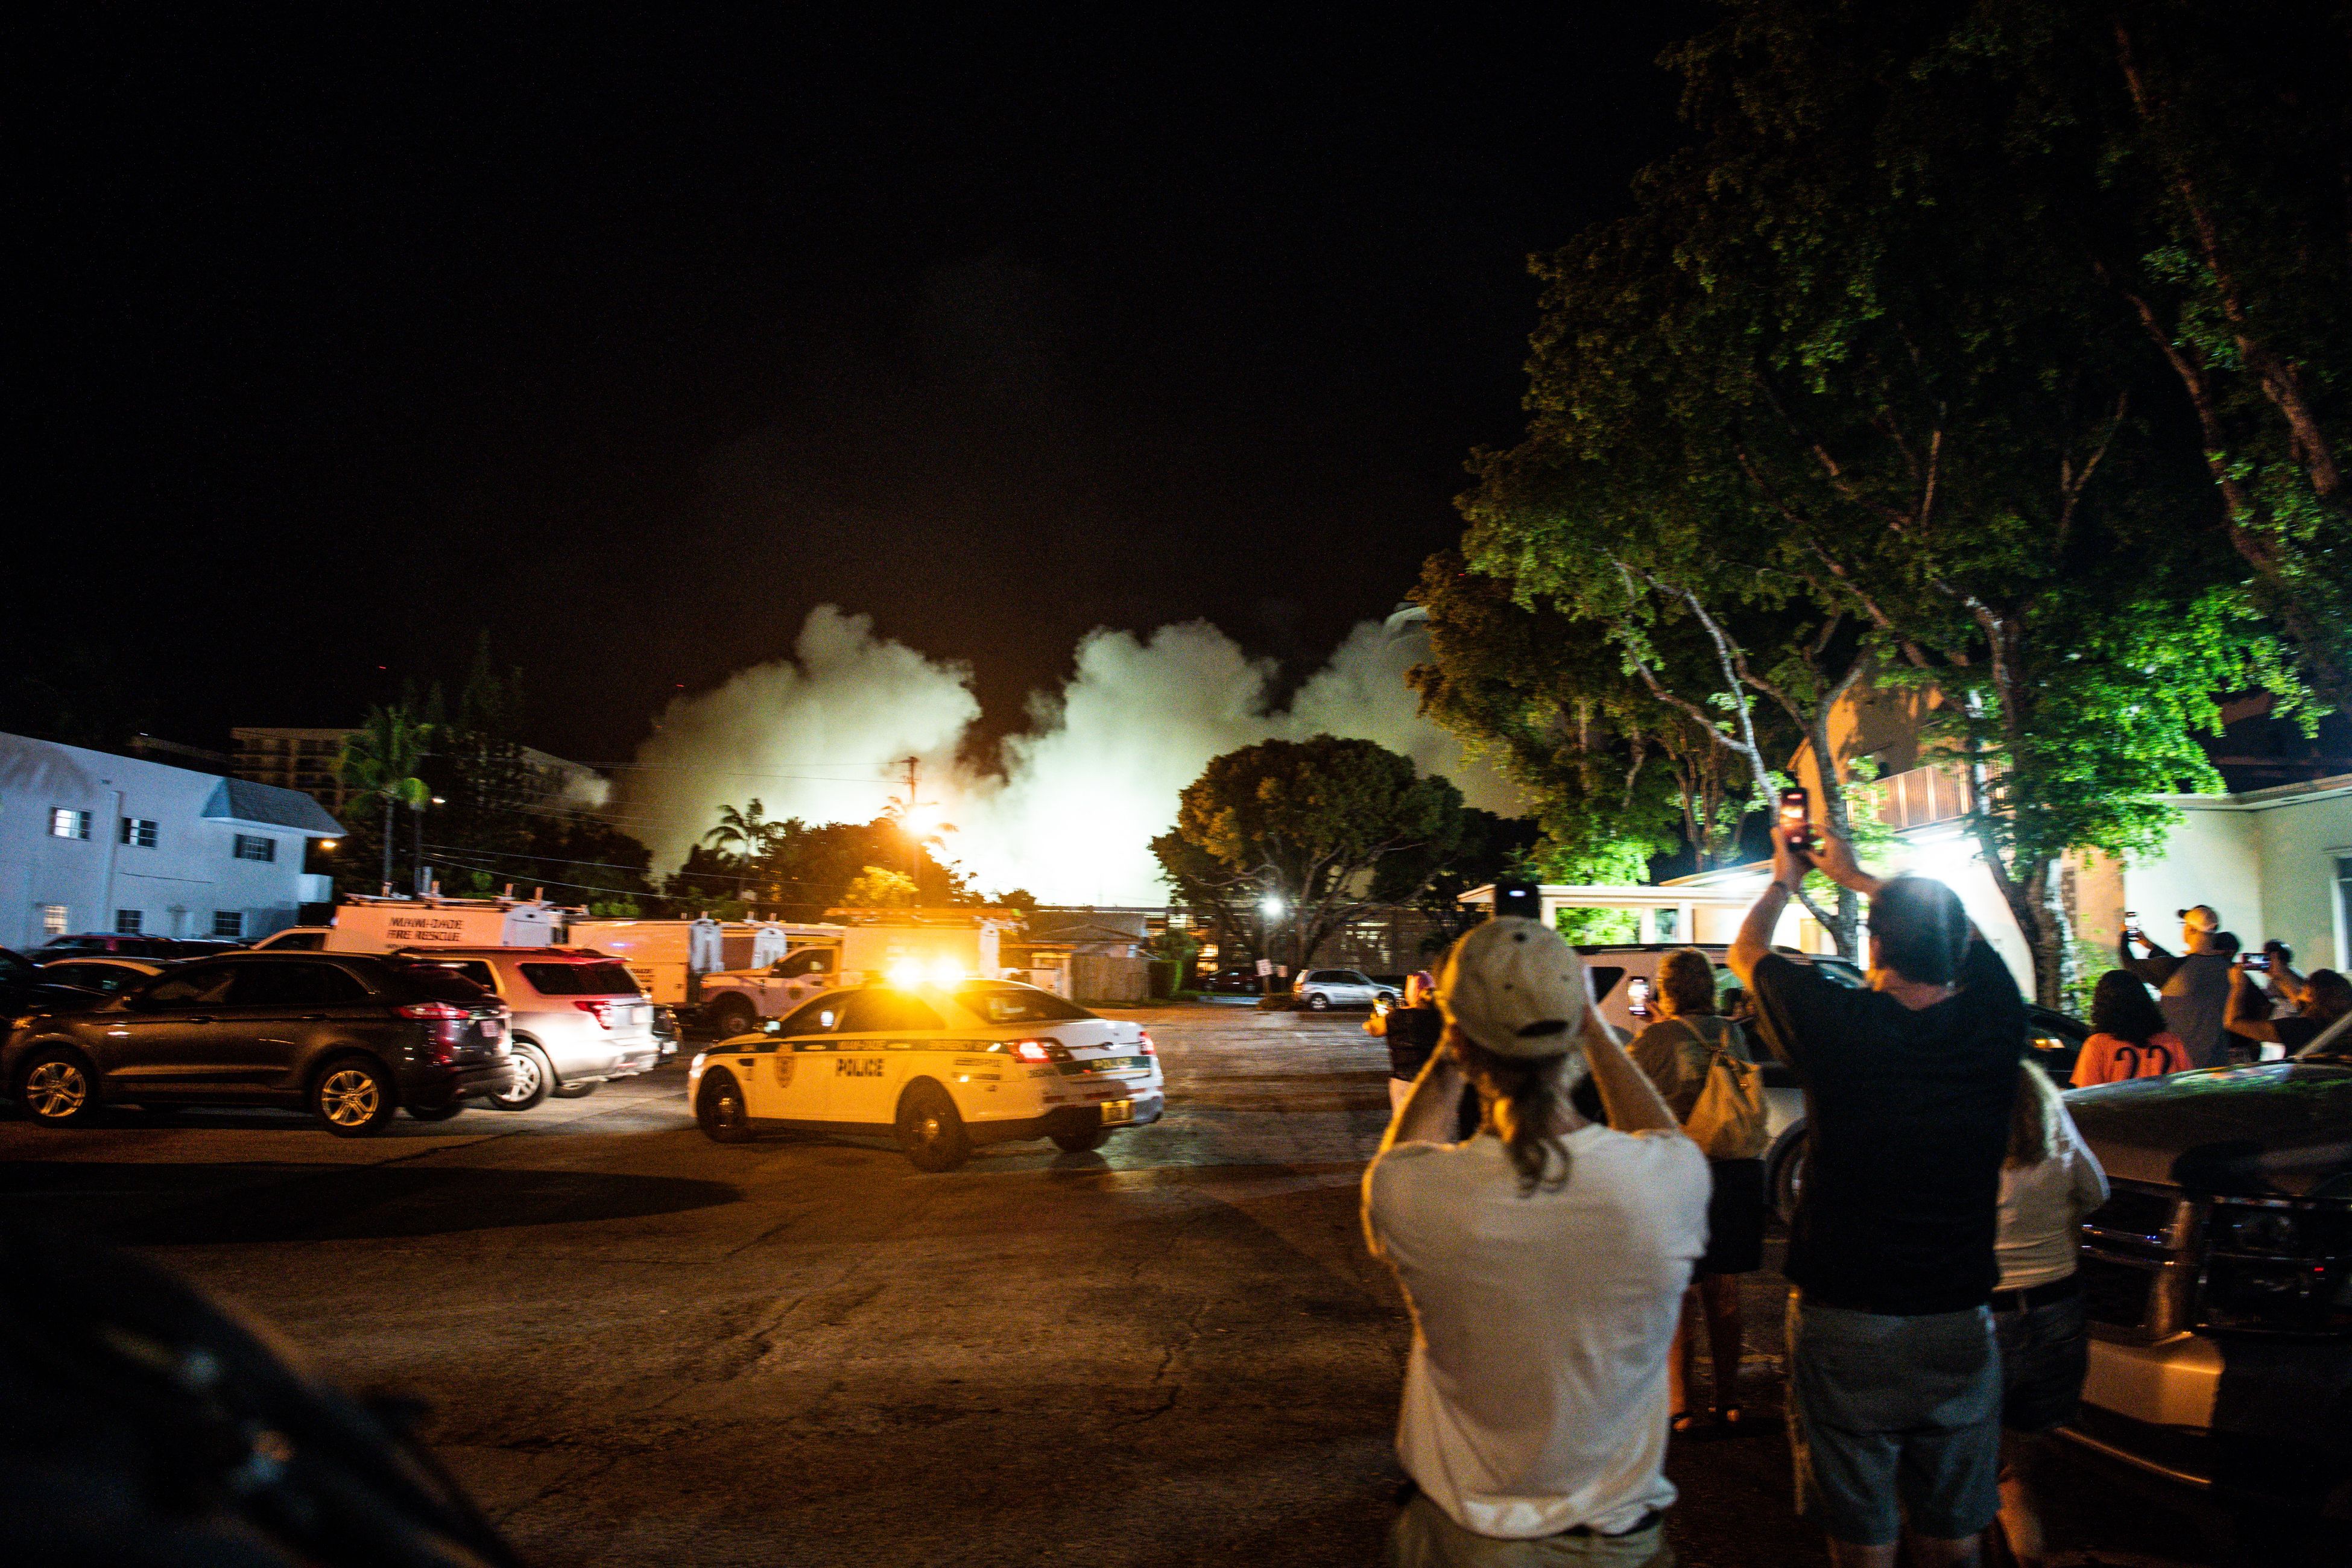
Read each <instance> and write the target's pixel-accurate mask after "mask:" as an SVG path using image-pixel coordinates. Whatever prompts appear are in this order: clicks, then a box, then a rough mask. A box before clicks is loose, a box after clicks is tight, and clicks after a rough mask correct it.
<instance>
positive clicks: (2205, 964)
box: [2116, 904, 2237, 1068]
mask: <svg viewBox="0 0 2352 1568" xmlns="http://www.w3.org/2000/svg"><path fill="white" fill-rule="evenodd" d="M2222 934H2223V933H2222V931H2221V916H2220V915H2218V914H2216V913H2215V912H2214V910H2213V906H2212V905H2210V904H2197V905H2193V906H2191V907H2190V908H2189V909H2185V910H2181V911H2180V946H2181V950H2182V951H2181V952H2180V954H2179V956H2175V955H2174V954H2173V953H2171V952H2168V951H2166V950H2165V949H2164V948H2163V947H2161V946H2159V945H2158V944H2157V943H2156V942H2154V941H2152V940H2150V939H2149V938H2148V937H2147V935H2146V934H2145V933H2144V932H2142V931H2140V930H2139V929H2138V928H2137V925H2132V924H2126V926H2125V928H2124V931H2123V935H2122V936H2121V937H2120V938H2118V939H2117V941H2116V959H2117V961H2118V964H2119V967H2121V968H2124V969H2126V970H2129V971H2130V972H2131V973H2132V974H2133V975H2135V976H2136V977H2137V978H2138V979H2139V980H2141V981H2143V982H2145V983H2146V984H2148V985H2150V986H2152V987H2154V989H2155V991H2156V1005H2158V1007H2159V1008H2161V1009H2163V1012H2164V1023H2165V1026H2166V1027H2167V1028H2168V1029H2170V1030H2171V1031H2172V1032H2173V1033H2174V1034H2175V1035H2178V1036H2179V1037H2180V1045H2181V1048H2182V1049H2183V1050H2186V1051H2187V1052H2188V1053H2189V1066H2190V1067H2193V1068H2215V1067H2226V1066H2228V1065H2229V1054H2228V1051H2227V1049H2226V1048H2225V1047H2224V1046H2223V1044H2222V1038H2221V1036H2222V1028H2221V1015H2222V1014H2223V1012H2224V1011H2226V1010H2227V1008H2228V1007H2229V1005H2230V958H2231V954H2232V953H2234V952H2236V951H2237V943H2236V942H2235V940H2234V939H2232V940H2231V942H2228V943H2227V944H2224V943H2223V942H2221V936H2222ZM2134 942H2137V943H2139V945H2140V946H2142V947H2144V948H2146V949H2147V956H2146V957H2145V958H2142V957H2139V956H2137V955H2136V954H2134V953H2133V952H2132V943H2134Z"/></svg>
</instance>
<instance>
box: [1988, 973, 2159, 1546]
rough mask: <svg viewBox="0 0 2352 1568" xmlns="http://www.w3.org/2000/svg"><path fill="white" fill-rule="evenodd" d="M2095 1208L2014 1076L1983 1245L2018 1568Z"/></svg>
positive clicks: (2086, 1158) (2096, 1195)
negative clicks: (1987, 1255) (1995, 1224)
mask: <svg viewBox="0 0 2352 1568" xmlns="http://www.w3.org/2000/svg"><path fill="white" fill-rule="evenodd" d="M2132 984H2133V985H2134V986H2135V987H2137V985H2138V984H2139V982H2138V981H2137V980H2134V981H2132ZM2106 1201H2107V1177H2106V1173H2105V1172H2104V1171H2102V1170H2100V1169H2099V1162H2098V1161H2097V1159H2096V1158H2095V1157H2094V1156H2093V1155H2092V1153H2091V1151H2090V1148H2089V1146H2088V1145H2086V1144H2085V1143H2084V1142H2083V1135H2082V1134H2081V1133H2080V1132H2078V1131H2075V1130H2074V1118H2073V1117H2071V1116H2069V1115H2067V1114H2066V1102H2065V1101H2064V1100H2061V1099H2059V1098H2058V1089H2057V1086H2056V1085H2054V1084H2053V1083H2052V1082H2051V1081H2050V1080H2049V1079H2048V1078H2046V1077H2044V1076H2043V1075H2042V1069H2041V1068H2037V1067H2034V1066H2032V1064H2030V1063H2029V1064H2027V1065H2025V1066H2022V1067H2021V1068H2018V1071H2017V1103H2016V1106H2015V1108H2014V1110H2012V1111H2011V1115H2010V1122H2009V1152H2008V1154H2007V1155H2006V1156H2005V1157H2004V1158H2003V1160H2002V1162H2001V1169H2000V1232H1999V1235H1998V1236H1997V1237H1996V1238H1995V1240H1994V1243H1993V1257H1994V1259H1995V1261H1996V1262H1997V1263H1998V1264H1999V1265H2000V1284H1999V1285H1998V1286H1997V1287H1995V1289H1994V1290H1993V1293H1992V1322H1993V1336H1994V1339H1995V1341H1996V1342H1998V1343H1999V1344H2000V1387H2001V1401H2000V1427H2001V1431H2000V1530H2001V1533H2002V1534H2003V1535H2004V1536H2006V1537H2008V1540H2009V1550H2010V1553H2011V1556H2013V1557H2015V1558H2016V1559H2017V1561H2018V1563H2019V1568H2041V1564H2042V1519H2041V1515H2040V1514H2039V1513H2038V1512H2037V1511H2036V1510H2035V1507H2034V1501H2033V1489H2032V1486H2031V1484H2030V1483H2029V1480H2028V1477H2027V1471H2028V1469H2029V1468H2031V1467H2032V1464H2033V1462H2034V1458H2035V1450H2036V1449H2038V1448H2039V1447H2042V1444H2044V1443H2045V1442H2047V1441H2048V1437H2047V1434H2048V1433H2049V1432H2050V1431H2052V1430H2053V1428H2055V1427H2057V1426H2060V1425H2061V1424H2062V1423H2063V1422H2065V1421H2066V1420H2067V1419H2069V1418H2070V1417H2071V1416H2073V1415H2074V1405H2075V1403H2076V1401H2077V1400H2079V1399H2080V1398H2081V1397H2082V1393H2083V1376H2084V1373H2085V1372H2087V1371H2088V1370H2089V1367H2090V1353H2091V1352H2090V1331H2089V1328H2088V1325H2087V1324H2086V1322H2085V1321H2084V1316H2083V1292H2082V1287H2081V1283H2080V1281H2079V1280H2077V1279H2076V1278H2075V1275H2074V1254H2075V1247H2076V1244H2077V1242H2078V1241H2079V1239H2080V1238H2081V1236H2082V1230H2083V1219H2084V1215H2088V1214H2089V1213H2090V1212H2091V1211H2092V1210H2093V1209H2095V1208H2097V1207H2098V1206H2099V1205H2101V1204H2103V1203H2105V1202H2106Z"/></svg>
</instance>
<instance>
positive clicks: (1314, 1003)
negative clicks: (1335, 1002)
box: [1307, 991, 1331, 1013]
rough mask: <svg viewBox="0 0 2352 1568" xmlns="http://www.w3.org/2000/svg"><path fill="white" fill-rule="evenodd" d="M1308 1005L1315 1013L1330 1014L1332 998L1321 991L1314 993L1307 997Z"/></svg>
mask: <svg viewBox="0 0 2352 1568" xmlns="http://www.w3.org/2000/svg"><path fill="white" fill-rule="evenodd" d="M1307 1007H1308V1008H1309V1009H1311V1010H1312V1011H1314V1012H1318V1013H1328V1012H1329V1011H1330V1010H1331V998H1329V997H1328V996H1326V995H1324V994H1323V993H1321V992H1320V991H1317V992H1312V993H1310V994H1308V995H1307Z"/></svg>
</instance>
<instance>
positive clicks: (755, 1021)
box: [710, 996, 760, 1040]
mask: <svg viewBox="0 0 2352 1568" xmlns="http://www.w3.org/2000/svg"><path fill="white" fill-rule="evenodd" d="M710 1026H711V1027H712V1028H713V1029H715V1030H717V1031H718V1032H719V1038H720V1039H722V1040H728V1039H732V1038H734V1037H736V1036H737V1035H748V1034H750V1033H751V1031H752V1030H754V1029H756V1028H758V1027H759V1026H760V1012H759V1009H758V1008H756V1007H754V1006H752V1005H751V1004H750V1003H749V1002H746V1001H745V1000H743V998H741V997H740V996H727V997H722V998H720V999H719V1001H717V1002H715V1003H713V1004H712V1005H711V1008H710Z"/></svg>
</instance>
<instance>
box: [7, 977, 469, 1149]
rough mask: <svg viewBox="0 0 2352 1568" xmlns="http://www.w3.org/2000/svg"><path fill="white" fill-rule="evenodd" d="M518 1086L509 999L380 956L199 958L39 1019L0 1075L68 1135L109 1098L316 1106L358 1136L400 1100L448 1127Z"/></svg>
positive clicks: (17, 1041)
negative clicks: (474, 1105)
mask: <svg viewBox="0 0 2352 1568" xmlns="http://www.w3.org/2000/svg"><path fill="white" fill-rule="evenodd" d="M35 1006H36V1007H38V1006H39V1004H38V1003H36V1004H35ZM513 1077H514V1064H513V1061H512V1058H510V1057H509V1054H508V1046H507V1007H506V1004H505V1003H503V1002H500V1001H499V999H498V998H497V997H495V996H492V995H490V994H488V992H486V991H484V990H483V989H482V988H481V987H480V986H478V985H476V984H474V983H473V982H472V981H470V980H467V979H465V978H463V977H462V976H459V975H457V974H453V973H450V972H449V971H448V970H447V969H446V968H444V967H442V966H441V965H439V964H434V963H411V962H409V961H406V960H404V959H398V958H383V957H377V956H375V955H373V954H366V953H349V952H315V953H314V952H288V953H278V952H237V953H227V954H224V955H222V956H221V957H219V958H212V959H199V960H197V961H196V962H194V963H186V964H183V965H181V966H180V967H178V968H176V969H173V970H172V971H170V972H169V973H163V974H159V975H157V976H156V977H155V978H154V979H153V980H152V981H151V982H150V983H148V984H144V985H141V986H138V987H136V988H134V989H132V990H129V991H126V992H124V993H122V994H121V995H118V996H114V997H111V998H110V999H109V1000H107V1001H106V1002H104V1003H103V1004H101V1005H98V1006H95V1007H89V1008H87V1009H83V1010H79V1011H73V1012H66V1011H34V1012H32V1013H30V1014H29V1015H27V1016H24V1017H21V1018H19V1019H18V1020H17V1021H16V1027H15V1028H14V1029H13V1030H11V1031H10V1033H9V1036H8V1038H7V1043H6V1045H5V1046H4V1047H0V1082H5V1084H6V1085H7V1086H8V1088H9V1090H10V1091H11V1092H12V1093H14V1094H15V1095H16V1103H17V1104H18V1105H19V1106H21V1107H23V1109H24V1110H25V1112H26V1115H28V1116H30V1117H31V1118H32V1119H33V1120H34V1121H39V1122H47V1123H49V1124H52V1125H56V1126H66V1125H70V1124H72V1123H74V1122H78V1121H84V1120H86V1119H88V1118H89V1117H90V1116H91V1115H93V1114H94V1113H95V1112H96V1111H97V1110H98V1109H99V1108H100V1106H102V1105H110V1104H131V1105H138V1106H141V1107H142V1108H146V1109H150V1110H152V1109H154V1108H157V1107H161V1106H167V1105H282V1106H289V1107H292V1106H306V1107H308V1108H309V1109H310V1111H311V1113H312V1114H313V1115H315V1116H317V1117H318V1118H319V1120H320V1121H322V1122H324V1123H325V1124H326V1127H327V1131H330V1132H333V1133H336V1134H337V1135H339V1136H341V1137H345V1138H356V1137H361V1136H363V1135H364V1134H367V1133H370V1132H374V1131H379V1130H380V1129H381V1128H382V1127H383V1124H384V1122H385V1121H386V1120H387V1119H389V1118H390V1116H391V1115H392V1113H393V1111H394V1109H395V1108H397V1107H402V1106H405V1107H406V1108H407V1110H408V1113H409V1114H410V1115H411V1116H414V1117H415V1118H416V1119H417V1120H418V1121H446V1120H447V1119H448V1118H449V1117H452V1116H455V1115H457V1112H458V1111H459V1110H463V1109H464V1106H465V1101H466V1100H468V1099H470V1098H474V1097H477V1096H484V1095H490V1094H496V1093H499V1092H500V1091H502V1090H504V1089H507V1088H508V1087H509V1085H510V1084H511V1083H512V1082H513Z"/></svg>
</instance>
